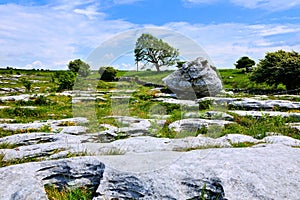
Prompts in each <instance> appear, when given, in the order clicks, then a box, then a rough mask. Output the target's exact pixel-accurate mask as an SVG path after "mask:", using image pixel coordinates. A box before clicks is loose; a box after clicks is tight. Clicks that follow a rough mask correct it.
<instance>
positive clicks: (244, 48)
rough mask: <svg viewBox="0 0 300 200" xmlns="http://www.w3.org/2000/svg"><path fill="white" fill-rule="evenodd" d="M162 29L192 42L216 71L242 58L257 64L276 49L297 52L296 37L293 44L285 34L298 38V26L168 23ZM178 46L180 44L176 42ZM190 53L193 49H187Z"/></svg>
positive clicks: (298, 41) (230, 66) (297, 43)
mask: <svg viewBox="0 0 300 200" xmlns="http://www.w3.org/2000/svg"><path fill="white" fill-rule="evenodd" d="M165 27H166V28H170V29H172V30H175V31H178V32H180V33H182V34H183V35H186V36H189V37H190V38H193V39H194V40H195V41H196V42H197V43H198V44H199V45H200V46H201V47H202V48H203V49H204V50H205V51H206V52H207V54H208V55H209V57H210V58H211V59H212V61H213V63H214V64H215V65H216V66H217V67H220V68H224V67H225V68H232V67H234V66H233V63H235V62H236V60H237V59H238V58H240V57H241V56H243V55H247V56H250V57H252V58H253V59H255V60H256V61H258V60H259V59H261V58H263V57H264V56H265V53H266V52H268V51H277V50H279V49H284V50H295V51H300V36H299V37H298V38H297V37H294V38H293V39H292V41H293V42H291V41H289V40H287V37H286V35H285V34H290V33H292V34H293V35H295V36H296V35H297V34H298V35H300V25H292V24H286V25H281V24H279V25H278V24H277V25H276V24H262V25H248V24H240V23H228V24H214V25H204V24H189V23H185V22H181V23H169V24H166V25H165ZM178 41H179V42H180V40H178ZM191 50H193V49H191Z"/></svg>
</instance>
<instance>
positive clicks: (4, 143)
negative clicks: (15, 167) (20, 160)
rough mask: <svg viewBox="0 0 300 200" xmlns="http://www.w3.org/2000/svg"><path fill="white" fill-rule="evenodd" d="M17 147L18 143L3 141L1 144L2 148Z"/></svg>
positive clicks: (0, 147)
mask: <svg viewBox="0 0 300 200" xmlns="http://www.w3.org/2000/svg"><path fill="white" fill-rule="evenodd" d="M16 147H18V145H17V144H12V143H9V142H3V143H1V144H0V149H14V148H16Z"/></svg>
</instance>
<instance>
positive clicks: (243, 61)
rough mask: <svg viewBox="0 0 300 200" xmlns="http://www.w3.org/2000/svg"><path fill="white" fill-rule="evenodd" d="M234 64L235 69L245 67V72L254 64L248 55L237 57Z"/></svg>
mask: <svg viewBox="0 0 300 200" xmlns="http://www.w3.org/2000/svg"><path fill="white" fill-rule="evenodd" d="M234 65H235V67H236V68H237V69H246V72H250V71H251V69H252V67H253V66H254V65H255V61H254V60H252V59H250V58H249V57H248V56H243V57H241V58H240V59H238V60H237V61H236V63H235V64H234Z"/></svg>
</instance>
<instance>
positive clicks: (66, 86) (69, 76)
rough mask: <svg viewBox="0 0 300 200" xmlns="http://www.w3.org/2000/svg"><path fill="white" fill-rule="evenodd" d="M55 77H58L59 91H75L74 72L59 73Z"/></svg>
mask: <svg viewBox="0 0 300 200" xmlns="http://www.w3.org/2000/svg"><path fill="white" fill-rule="evenodd" d="M55 77H57V85H58V89H57V90H58V91H62V90H72V89H73V86H74V83H75V80H76V75H75V74H74V73H73V72H70V71H69V72H57V73H56V75H55Z"/></svg>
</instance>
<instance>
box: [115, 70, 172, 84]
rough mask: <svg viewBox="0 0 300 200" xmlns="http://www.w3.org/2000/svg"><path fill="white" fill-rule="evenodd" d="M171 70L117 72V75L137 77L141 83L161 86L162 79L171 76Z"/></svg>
mask: <svg viewBox="0 0 300 200" xmlns="http://www.w3.org/2000/svg"><path fill="white" fill-rule="evenodd" d="M172 72H173V71H172V70H166V71H161V72H157V71H138V72H137V71H119V72H118V73H117V76H118V77H124V76H125V77H138V78H139V80H141V81H146V82H151V83H155V84H163V82H162V79H163V78H164V77H166V76H168V75H169V74H171V73H172Z"/></svg>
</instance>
